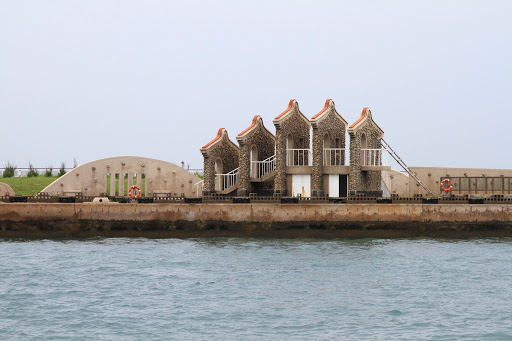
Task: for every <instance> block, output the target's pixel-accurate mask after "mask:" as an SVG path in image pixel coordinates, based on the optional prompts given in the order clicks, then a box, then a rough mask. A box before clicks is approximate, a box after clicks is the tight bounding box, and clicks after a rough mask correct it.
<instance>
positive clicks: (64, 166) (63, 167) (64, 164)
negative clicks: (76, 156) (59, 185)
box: [57, 161, 66, 177]
mask: <svg viewBox="0 0 512 341" xmlns="http://www.w3.org/2000/svg"><path fill="white" fill-rule="evenodd" d="M65 168H66V163H65V162H64V161H63V162H61V163H60V169H59V174H57V176H59V177H61V176H63V175H64V174H66V169H65Z"/></svg>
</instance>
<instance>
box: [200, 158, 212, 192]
mask: <svg viewBox="0 0 512 341" xmlns="http://www.w3.org/2000/svg"><path fill="white" fill-rule="evenodd" d="M203 158H204V166H203V167H204V168H203V169H204V175H203V179H204V188H203V195H209V194H211V193H215V164H214V161H213V160H212V159H211V158H210V157H209V156H208V155H206V154H203Z"/></svg>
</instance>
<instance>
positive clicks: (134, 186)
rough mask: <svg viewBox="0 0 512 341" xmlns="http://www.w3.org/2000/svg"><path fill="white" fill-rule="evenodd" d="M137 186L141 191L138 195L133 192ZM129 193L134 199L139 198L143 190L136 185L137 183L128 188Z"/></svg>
mask: <svg viewBox="0 0 512 341" xmlns="http://www.w3.org/2000/svg"><path fill="white" fill-rule="evenodd" d="M134 188H136V189H137V190H138V191H139V192H138V193H137V195H133V193H132V190H133V189H134ZM128 194H129V195H130V198H132V199H135V198H138V197H140V195H141V194H142V191H141V190H140V187H139V186H136V185H133V186H132V187H130V189H129V190H128Z"/></svg>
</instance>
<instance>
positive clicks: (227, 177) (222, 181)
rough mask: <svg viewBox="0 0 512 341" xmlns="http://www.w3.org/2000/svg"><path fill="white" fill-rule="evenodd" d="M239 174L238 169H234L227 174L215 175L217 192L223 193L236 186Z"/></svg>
mask: <svg viewBox="0 0 512 341" xmlns="http://www.w3.org/2000/svg"><path fill="white" fill-rule="evenodd" d="M239 174H240V173H239V168H235V169H233V170H232V171H231V172H229V173H227V174H215V175H216V176H217V190H218V191H224V190H225V189H228V188H230V187H231V186H234V185H236V184H237V183H238V181H239Z"/></svg>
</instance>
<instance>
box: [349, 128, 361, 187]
mask: <svg viewBox="0 0 512 341" xmlns="http://www.w3.org/2000/svg"><path fill="white" fill-rule="evenodd" d="M349 171H350V176H349V183H348V190H349V195H350V193H351V192H353V191H358V190H361V189H362V188H361V183H362V179H361V177H362V174H361V173H362V172H361V139H360V137H359V136H356V135H350V167H349Z"/></svg>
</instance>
